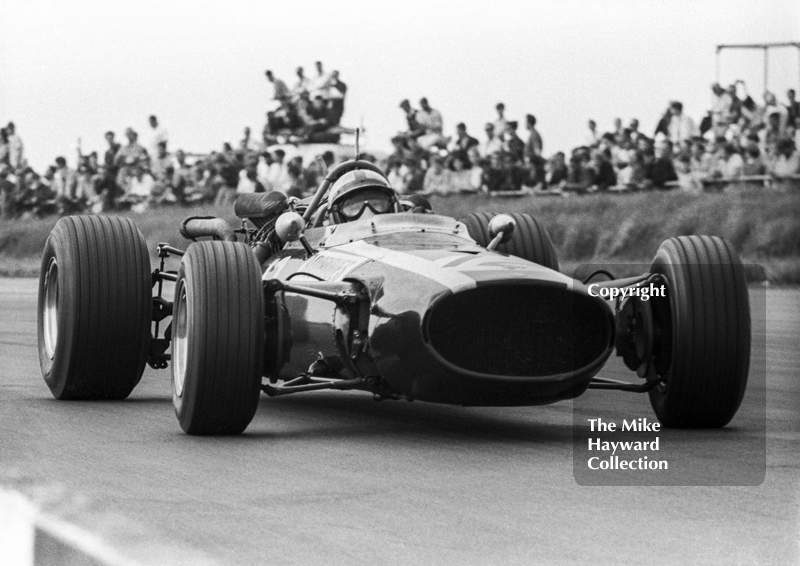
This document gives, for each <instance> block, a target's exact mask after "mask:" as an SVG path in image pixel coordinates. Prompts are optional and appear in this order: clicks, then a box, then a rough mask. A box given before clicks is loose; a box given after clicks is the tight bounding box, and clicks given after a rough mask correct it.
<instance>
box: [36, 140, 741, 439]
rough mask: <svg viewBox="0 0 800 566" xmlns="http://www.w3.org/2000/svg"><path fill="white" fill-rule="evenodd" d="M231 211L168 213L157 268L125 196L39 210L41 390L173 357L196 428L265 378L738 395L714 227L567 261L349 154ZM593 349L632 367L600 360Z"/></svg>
mask: <svg viewBox="0 0 800 566" xmlns="http://www.w3.org/2000/svg"><path fill="white" fill-rule="evenodd" d="M235 212H236V215H237V216H238V217H239V218H240V219H241V220H242V225H241V226H242V227H241V228H238V229H233V228H231V226H230V225H229V224H228V223H227V222H225V221H223V220H221V219H218V218H211V217H191V218H188V219H186V220H185V221H184V222H183V223H182V225H181V234H182V235H183V236H184V237H186V238H187V240H189V241H190V243H189V245H188V246H187V247H186V248H185V249H181V248H178V247H174V246H172V245H170V244H168V243H159V244H158V245H157V252H158V258H159V260H158V267H157V268H155V269H152V268H151V263H150V257H149V254H148V246H147V244H146V242H145V239H144V237H143V236H142V234H141V232H139V230H138V229H137V228H136V227H135V225H134V223H133V222H132V221H131V220H130V219H129V218H125V217H113V216H72V217H65V218H62V219H60V220H59V221H58V223H57V224H56V226H55V227H54V229H53V231H52V233H51V234H50V236H49V238H48V240H47V242H46V245H45V249H44V254H43V258H42V271H41V277H40V282H39V303H38V338H39V359H40V363H41V369H42V374H43V376H44V380H45V382H46V384H47V386H48V387H49V388H50V391H51V392H52V394H53V395H54V396H55V397H56V398H57V399H123V398H125V397H127V396H128V395H129V394H130V393H131V392H132V390H133V389H134V388H135V387H136V385H137V383H139V381H140V379H141V377H142V374H143V371H144V369H145V367H146V366H147V365H148V364H149V365H150V366H151V367H153V368H156V369H164V368H167V367H169V368H170V370H171V383H172V398H173V404H174V408H175V413H176V415H177V418H178V421H179V423H180V426H181V428H182V429H183V431H185V432H186V433H188V434H199V435H215V434H220V435H226V434H227V435H230V434H239V433H242V432H243V431H244V430H245V429H246V428H247V427H248V425H249V424H250V422H251V421H252V419H253V417H254V415H255V412H256V409H257V407H258V406H259V402H260V396H261V394H262V393H265V394H266V395H268V396H273V397H274V396H281V395H289V394H297V393H307V392H312V391H320V390H343V391H344V390H360V391H364V392H367V393H369V394H371V395H372V396H373V397H374V398H375V399H377V400H382V399H405V400H409V401H413V400H416V401H423V402H432V403H444V404H451V405H462V406H533V405H544V404H549V403H554V402H558V401H561V400H566V399H572V398H575V397H577V396H579V395H582V394H584V393H585V392H586V391H587V390H588V389H614V390H620V391H628V392H639V393H645V392H646V393H648V395H649V398H650V402H651V404H652V407H653V409H654V411H655V415H656V416H657V418H658V419H659V420H660V422H661V423H662V424H663V425H665V426H669V427H691V428H703V427H723V426H725V425H726V424H727V423H728V422H729V421H730V420H731V419H732V418H733V417H734V415H735V414H736V412H737V410H738V408H739V406H740V404H741V402H742V398H743V395H744V392H745V388H746V385H747V377H748V369H749V358H750V339H751V330H750V308H749V298H748V291H747V286H746V281H745V276H744V270H743V267H742V264H741V262H740V260H739V258H738V257H737V254H736V253H735V251H734V250H733V248H732V246H731V245H730V244H729V243H727V242H726V241H724V240H723V239H720V238H718V237H712V236H682V237H677V238H671V239H668V240H666V241H665V242H664V243H663V244H662V245H661V246H660V247H659V249H658V251H657V253H656V254H655V258H654V260H653V261H652V265H651V266H650V268H649V269H648V270H647V272H646V273H642V274H641V275H638V276H635V277H626V278H615V277H614V276H613V275H612V274H610V273H609V272H607V271H602V270H601V271H598V272H596V273H593V274H591V275H589V277H587V278H585V279H583V280H578V279H574V278H572V277H569V276H567V275H564V274H562V273H560V272H559V270H558V259H557V257H556V253H555V250H554V247H553V244H552V241H551V239H550V237H549V235H548V233H547V231H546V229H545V227H544V226H543V225H542V224H541V223H540V222H539V221H537V220H536V219H535V218H534V217H533V216H531V215H527V214H521V213H513V214H489V213H473V214H470V215H468V216H467V217H465V218H461V219H456V218H451V217H447V216H443V215H438V214H435V213H433V212H432V211H431V210H430V204H429V203H428V202H427V201H425V199H423V198H419V197H412V198H406V197H398V195H396V194H395V193H394V191H393V190H392V189H391V186H390V185H389V183H388V181H387V179H386V177H385V176H384V174H383V173H382V171H381V170H380V169H379V168H378V167H376V166H375V165H374V164H372V163H371V162H368V161H364V160H360V159H358V157H357V156H356V158H355V159H353V160H350V161H345V162H343V163H340V164H339V165H337V166H335V167H333V168H332V169H331V170H330V171H328V172H327V174H326V175H325V177H324V180H323V181H322V183H321V184H320V186H319V188H318V190H317V191H316V192H315V194H314V195H313V196H312V197H310V198H309V199H305V200H297V199H294V198H287V197H285V196H284V195H282V194H280V193H275V192H273V193H260V194H248V195H241V196H240V197H239V198H238V199H237V201H236V203H235ZM176 258H180V260H179V261H180V263H179V265H178V266H177V269H171V270H170V269H167V267H168V262H171V261H175V259H176ZM165 285H174V287H173V292H172V293H169V292H167V291H169V289H165ZM612 354H616V355H617V356H620V357H621V358H622V359H623V361H624V363H625V365H626V366H627V367H628V368H629V369H630V370H631V378H630V379H629V380H626V381H622V380H615V379H608V378H604V377H601V376H600V375H599V374H600V371H601V369H602V368H603V366H604V364H605V363H606V362H607V360H608V359H609V357H610V356H611V355H612Z"/></svg>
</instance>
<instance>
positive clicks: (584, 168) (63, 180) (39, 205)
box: [0, 61, 800, 218]
mask: <svg viewBox="0 0 800 566" xmlns="http://www.w3.org/2000/svg"><path fill="white" fill-rule="evenodd" d="M296 74H297V82H296V83H295V84H294V85H293V86H292V87H291V88H289V87H288V86H287V85H286V83H285V82H283V81H282V80H280V79H278V78H277V77H275V76H274V74H273V73H272V71H269V70H267V71H266V73H265V75H266V78H267V81H268V84H269V85H270V88H271V93H270V101H269V104H270V109H269V110H268V112H267V120H266V125H265V127H264V130H263V132H262V136H261V139H257V138H256V137H254V136H253V135H252V132H251V130H250V128H245V129H244V133H243V136H242V139H241V140H240V142H239V143H237V144H235V145H232V144H230V143H227V142H226V143H224V144H223V145H222V147H221V149H220V150H219V151H212V152H210V153H209V154H202V155H199V154H188V153H186V152H184V151H182V150H180V149H178V150H177V151H174V152H172V151H171V147H170V145H169V134H168V132H167V130H166V129H165V128H164V127H163V126H162V125H161V123H160V122H159V120H158V117H157V116H150V117H149V127H148V128H147V129H146V132H145V133H144V135H143V137H144V141H143V142H141V141H140V138H139V133H138V132H136V131H135V130H134V129H133V128H128V129H127V130H126V131H125V133H124V137H125V140H124V142H125V143H124V144H122V143H119V142H118V141H117V136H116V134H115V133H114V132H112V131H109V132H106V134H105V139H106V149H105V151H104V152H103V153H102V155H100V154H98V152H92V153H90V154H88V155H83V154H82V153H81V152H80V149H79V151H78V166H77V168H76V169H72V168H71V167H70V166H69V165H68V163H67V160H66V158H65V157H63V156H59V157H57V158H56V159H55V161H54V163H53V164H52V165H50V166H48V167H47V169H46V170H45V171H44V172H43V173H41V174H40V173H39V172H37V171H34V170H33V168H31V167H29V166H28V164H27V160H26V157H25V148H24V144H23V142H22V139H21V138H20V136H19V135H18V133H17V128H16V126H15V124H14V123H13V122H9V123H8V124H7V125H6V126H5V127H4V128H2V129H0V216H2V217H3V218H10V217H17V216H23V217H31V216H43V215H47V214H59V215H62V214H72V213H78V212H81V211H84V210H91V211H94V212H100V211H110V210H119V209H126V208H133V209H134V210H144V209H146V208H147V207H149V206H158V205H166V204H180V205H191V204H195V203H214V204H216V205H218V206H225V205H227V204H229V203H231V202H232V201H233V200H234V199H235V198H236V195H238V194H240V193H247V192H269V191H273V190H276V191H281V192H284V193H286V194H288V195H290V196H297V197H304V196H308V195H310V194H311V193H312V192H313V190H314V189H316V187H317V186H318V185H319V182H320V181H321V179H322V176H324V174H325V172H326V170H327V169H328V168H329V167H330V166H332V165H333V164H334V160H335V156H334V154H333V153H332V152H330V151H327V152H324V153H323V154H322V155H321V156H319V157H318V158H317V159H316V160H314V161H311V162H309V163H304V162H303V158H302V157H301V156H299V155H298V156H294V157H289V158H287V153H286V151H285V149H284V148H283V147H286V146H285V145H284V146H283V147H280V144H287V143H290V144H298V143H304V142H323V143H324V142H327V143H337V142H338V141H339V136H340V135H341V134H342V133H344V132H346V131H347V130H346V129H344V128H342V127H341V126H340V121H341V118H342V114H343V112H344V99H345V94H346V92H347V87H346V85H345V84H344V83H343V82H341V80H340V79H339V75H338V72H336V71H334V72H332V73H330V74H327V73H325V72H324V68H323V65H322V63H321V62H319V61H318V62H317V63H316V75H315V76H314V77H313V78H310V79H309V78H306V77H305V72H304V70H303V68H302V67H298V68H297V71H296ZM712 94H713V98H712V104H711V107H710V109H709V111H708V112H707V114H706V115H705V116H704V117H703V119H702V120H700V121H699V123H695V121H694V120H693V119H692V118H691V117H689V116H688V115H687V114H686V113H684V111H683V105H682V104H681V103H680V102H678V101H672V102H670V103H669V106H668V108H667V109H666V111H665V112H664V114H663V116H662V117H661V119H660V120H659V122H658V125H657V127H656V128H655V131H654V132H653V135H652V136H648V135H647V134H646V133H644V132H642V131H641V130H640V127H639V121H638V120H637V119H632V120H630V122H629V123H628V125H627V126H623V122H622V120H621V119H620V118H617V119H615V120H614V123H613V125H612V128H611V129H610V130H609V131H606V132H603V133H601V132H600V131H599V130H598V126H597V123H596V122H595V121H594V120H589V121H588V124H587V131H586V134H585V139H584V140H583V142H582V144H581V145H579V146H578V147H576V148H574V149H572V151H571V152H569V156H567V154H565V153H564V152H562V151H557V152H555V153H553V154H551V155H549V156H546V155H545V153H544V142H543V139H542V135H541V134H540V133H539V131H538V129H537V119H536V116H534V115H533V114H526V115H525V118H524V121H523V125H522V127H520V123H519V122H517V121H516V120H511V119H509V118H508V117H507V116H506V112H505V105H504V104H503V103H502V102H501V103H498V104H497V105H496V107H495V112H496V115H495V116H494V117H493V119H490V120H488V121H487V122H486V123H485V126H484V135H483V136H482V139H478V138H477V137H473V136H472V135H471V134H470V133H469V132H468V131H467V127H466V125H465V124H464V123H459V124H457V125H456V127H455V131H454V134H453V135H451V136H446V135H445V128H444V120H443V117H442V114H441V112H440V111H438V110H436V109H435V108H433V107H432V106H431V104H430V103H429V101H428V100H427V98H422V99H420V100H419V108H415V107H414V106H413V105H412V104H411V102H410V101H409V100H403V101H402V102H401V103H400V110H401V111H402V113H403V116H404V118H405V123H406V128H405V129H404V130H403V131H401V132H398V133H397V135H396V136H394V137H393V138H392V140H391V142H392V146H393V150H392V152H391V153H390V154H389V155H388V157H386V158H385V159H383V160H380V162H379V160H377V159H376V158H375V157H373V156H370V155H362V158H364V159H368V160H371V161H373V162H376V163H377V162H379V163H380V165H381V166H382V167H383V168H384V170H385V172H386V174H387V177H388V178H389V181H390V182H391V184H392V186H393V187H394V188H395V189H396V190H397V191H398V193H400V194H408V193H423V194H439V195H447V194H457V193H474V192H485V193H489V194H509V193H510V194H515V193H519V192H520V191H528V192H533V193H536V192H541V193H546V194H550V193H566V194H568V193H571V192H573V193H586V192H595V191H620V190H626V191H627V190H650V189H682V190H686V191H702V190H709V189H710V190H719V189H722V188H725V186H726V185H728V184H730V183H736V184H737V185H740V186H741V185H748V184H749V185H756V186H762V187H763V186H765V185H776V186H786V187H789V186H793V187H797V186H798V181H800V152H799V151H798V149H797V148H798V147H800V102H798V101H797V100H796V98H795V91H794V90H789V91H788V92H787V100H786V102H785V103H779V102H778V101H777V99H776V97H775V95H774V94H772V93H770V92H767V93H765V95H764V98H763V103H761V104H758V103H756V102H755V101H754V100H753V99H752V97H750V96H749V95H748V94H747V92H746V88H745V85H744V83H743V82H741V81H737V82H736V83H734V84H732V85H730V86H729V87H728V88H722V87H721V86H720V85H718V84H714V85H712ZM520 130H523V132H522V134H520ZM276 144H277V145H276ZM792 183H794V184H793V185H792Z"/></svg>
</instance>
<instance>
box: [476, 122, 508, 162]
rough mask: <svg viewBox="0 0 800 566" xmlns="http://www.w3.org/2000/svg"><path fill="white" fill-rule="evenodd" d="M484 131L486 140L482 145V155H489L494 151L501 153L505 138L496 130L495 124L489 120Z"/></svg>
mask: <svg viewBox="0 0 800 566" xmlns="http://www.w3.org/2000/svg"><path fill="white" fill-rule="evenodd" d="M484 131H485V132H486V141H485V142H483V144H481V146H480V152H481V156H482V157H489V156H490V155H492V154H493V153H499V152H500V151H502V150H503V140H502V139H500V137H499V136H498V135H497V133H498V132H495V129H494V124H492V123H491V122H487V123H486V127H485V128H484ZM499 133H502V132H499Z"/></svg>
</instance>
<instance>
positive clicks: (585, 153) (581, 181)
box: [563, 147, 595, 193]
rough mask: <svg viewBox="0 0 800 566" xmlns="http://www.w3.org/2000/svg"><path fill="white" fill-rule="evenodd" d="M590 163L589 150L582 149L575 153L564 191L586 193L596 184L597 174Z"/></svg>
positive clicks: (570, 161) (571, 160)
mask: <svg viewBox="0 0 800 566" xmlns="http://www.w3.org/2000/svg"><path fill="white" fill-rule="evenodd" d="M589 163H590V159H589V150H588V148H585V147H581V148H578V149H576V150H575V152H573V154H572V157H571V158H570V160H569V173H568V175H567V182H566V183H564V185H563V190H565V191H570V192H576V193H585V192H587V191H588V190H589V189H590V188H591V187H592V186H593V185H594V184H595V172H594V169H592V168H591V167H590V165H589Z"/></svg>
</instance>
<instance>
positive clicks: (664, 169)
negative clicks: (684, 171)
mask: <svg viewBox="0 0 800 566" xmlns="http://www.w3.org/2000/svg"><path fill="white" fill-rule="evenodd" d="M647 180H648V181H649V182H650V183H649V184H650V186H652V187H653V188H656V189H667V188H671V187H669V186H668V185H667V183H670V182H672V181H677V180H678V174H677V173H676V172H675V166H674V165H673V164H672V144H670V143H669V142H668V141H666V140H665V141H664V142H662V143H660V144H658V145H657V146H656V148H655V160H654V161H653V162H652V164H651V166H650V168H649V172H648V175H647Z"/></svg>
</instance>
